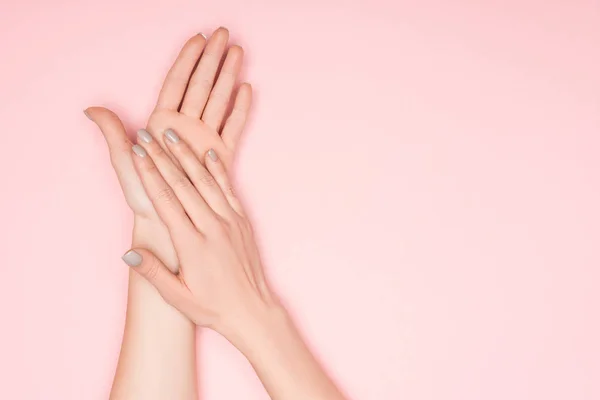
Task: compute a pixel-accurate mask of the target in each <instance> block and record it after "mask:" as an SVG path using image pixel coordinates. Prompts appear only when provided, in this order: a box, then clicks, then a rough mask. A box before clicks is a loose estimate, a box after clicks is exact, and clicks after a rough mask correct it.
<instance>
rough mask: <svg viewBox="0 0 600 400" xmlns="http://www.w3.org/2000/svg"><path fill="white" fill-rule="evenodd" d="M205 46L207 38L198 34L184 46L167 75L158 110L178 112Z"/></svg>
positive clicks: (159, 98)
mask: <svg viewBox="0 0 600 400" xmlns="http://www.w3.org/2000/svg"><path fill="white" fill-rule="evenodd" d="M205 45H206V38H205V37H204V36H203V35H202V34H198V35H196V36H194V37H193V38H191V39H189V40H188V41H187V43H186V44H185V45H184V46H183V48H182V49H181V52H180V53H179V55H178V56H177V59H176V60H175V63H174V64H173V66H172V67H171V69H170V70H169V72H168V73H167V77H166V78H165V82H164V83H163V87H162V89H161V91H160V94H159V95H158V101H157V104H156V108H158V109H168V110H177V109H178V108H179V105H180V104H181V101H182V100H183V95H184V94H185V88H186V87H187V85H188V82H189V80H190V77H191V76H192V73H193V72H194V67H195V66H196V63H197V62H198V59H199V58H200V55H201V54H202V50H204V46H205Z"/></svg>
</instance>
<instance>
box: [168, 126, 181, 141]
mask: <svg viewBox="0 0 600 400" xmlns="http://www.w3.org/2000/svg"><path fill="white" fill-rule="evenodd" d="M165 136H166V137H167V139H169V141H170V142H171V143H177V142H179V136H177V134H176V133H175V131H174V130H173V129H167V131H166V132H165Z"/></svg>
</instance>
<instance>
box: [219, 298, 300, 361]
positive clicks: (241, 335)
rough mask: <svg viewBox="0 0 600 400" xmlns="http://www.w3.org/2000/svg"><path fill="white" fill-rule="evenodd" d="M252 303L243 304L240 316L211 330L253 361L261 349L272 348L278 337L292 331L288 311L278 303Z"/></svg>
mask: <svg viewBox="0 0 600 400" xmlns="http://www.w3.org/2000/svg"><path fill="white" fill-rule="evenodd" d="M255 300H256V301H249V302H248V303H246V304H245V306H244V310H243V312H241V313H239V314H238V315H234V316H231V317H229V318H228V319H222V320H220V321H219V322H218V323H216V324H215V326H214V327H213V329H214V330H215V331H217V332H218V333H220V334H221V335H222V336H223V337H225V338H226V339H227V340H228V341H229V342H230V343H231V344H233V345H234V346H235V347H236V348H237V349H238V350H240V351H241V352H242V353H243V354H244V355H246V357H248V358H252V357H251V354H250V353H252V352H260V349H261V348H262V347H263V346H264V345H272V344H273V343H274V342H276V341H277V338H278V337H281V336H282V335H286V334H287V333H288V332H290V331H293V330H294V328H293V323H292V321H291V318H290V316H289V314H288V312H287V310H286V309H285V308H284V307H283V306H282V305H281V304H280V303H279V302H278V301H273V302H265V301H263V300H262V299H255Z"/></svg>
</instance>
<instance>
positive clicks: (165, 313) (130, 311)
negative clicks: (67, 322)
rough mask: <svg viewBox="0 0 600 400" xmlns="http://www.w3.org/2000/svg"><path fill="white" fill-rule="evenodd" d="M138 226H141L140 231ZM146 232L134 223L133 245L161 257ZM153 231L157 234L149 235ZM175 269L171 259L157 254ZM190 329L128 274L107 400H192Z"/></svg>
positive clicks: (192, 332)
mask: <svg viewBox="0 0 600 400" xmlns="http://www.w3.org/2000/svg"><path fill="white" fill-rule="evenodd" d="M140 225H142V226H140ZM152 231H153V230H152V229H151V227H146V226H143V224H140V223H139V222H138V223H136V228H135V229H134V236H133V242H134V244H135V245H140V246H144V247H147V248H151V249H154V251H155V252H156V254H157V255H158V254H160V252H159V251H158V249H159V248H164V247H165V246H164V245H163V246H159V245H158V243H157V242H158V241H159V240H158V239H160V238H150V237H147V235H146V234H145V233H146V232H152ZM154 231H156V230H154ZM162 258H164V259H165V262H167V263H170V264H171V265H173V264H174V262H175V260H174V257H173V255H168V254H165V255H162ZM195 360H196V358H195V328H194V325H193V324H192V323H191V322H190V321H189V320H188V319H187V318H186V317H184V316H183V315H182V314H181V313H180V312H179V311H177V310H176V309H174V308H173V307H171V306H169V305H168V304H167V303H166V302H165V301H164V300H163V299H162V297H161V296H160V295H159V294H158V292H157V291H156V289H155V288H154V287H153V286H152V285H150V284H149V283H148V282H147V281H146V280H145V279H143V278H142V277H140V276H139V275H138V274H136V273H135V272H133V271H131V272H130V275H129V291H128V302H127V317H126V322H125V332H124V335H123V343H122V347H121V354H120V356H119V362H118V366H117V371H116V374H115V380H114V383H113V388H112V392H111V397H110V398H111V400H129V399H144V400H154V399H157V400H158V399H167V398H172V399H183V400H188V399H190V400H191V399H196V398H197V390H196V368H195V366H196V365H195V364H196V361H195Z"/></svg>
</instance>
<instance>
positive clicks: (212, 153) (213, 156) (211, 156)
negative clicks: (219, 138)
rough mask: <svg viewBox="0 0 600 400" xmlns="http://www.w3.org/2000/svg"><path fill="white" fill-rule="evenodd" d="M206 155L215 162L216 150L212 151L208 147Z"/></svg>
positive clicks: (216, 158)
mask: <svg viewBox="0 0 600 400" xmlns="http://www.w3.org/2000/svg"><path fill="white" fill-rule="evenodd" d="M208 156H209V157H210V159H211V160H213V161H214V162H217V160H218V159H219V157H217V152H216V151H214V150H213V149H210V150H209V151H208Z"/></svg>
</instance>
